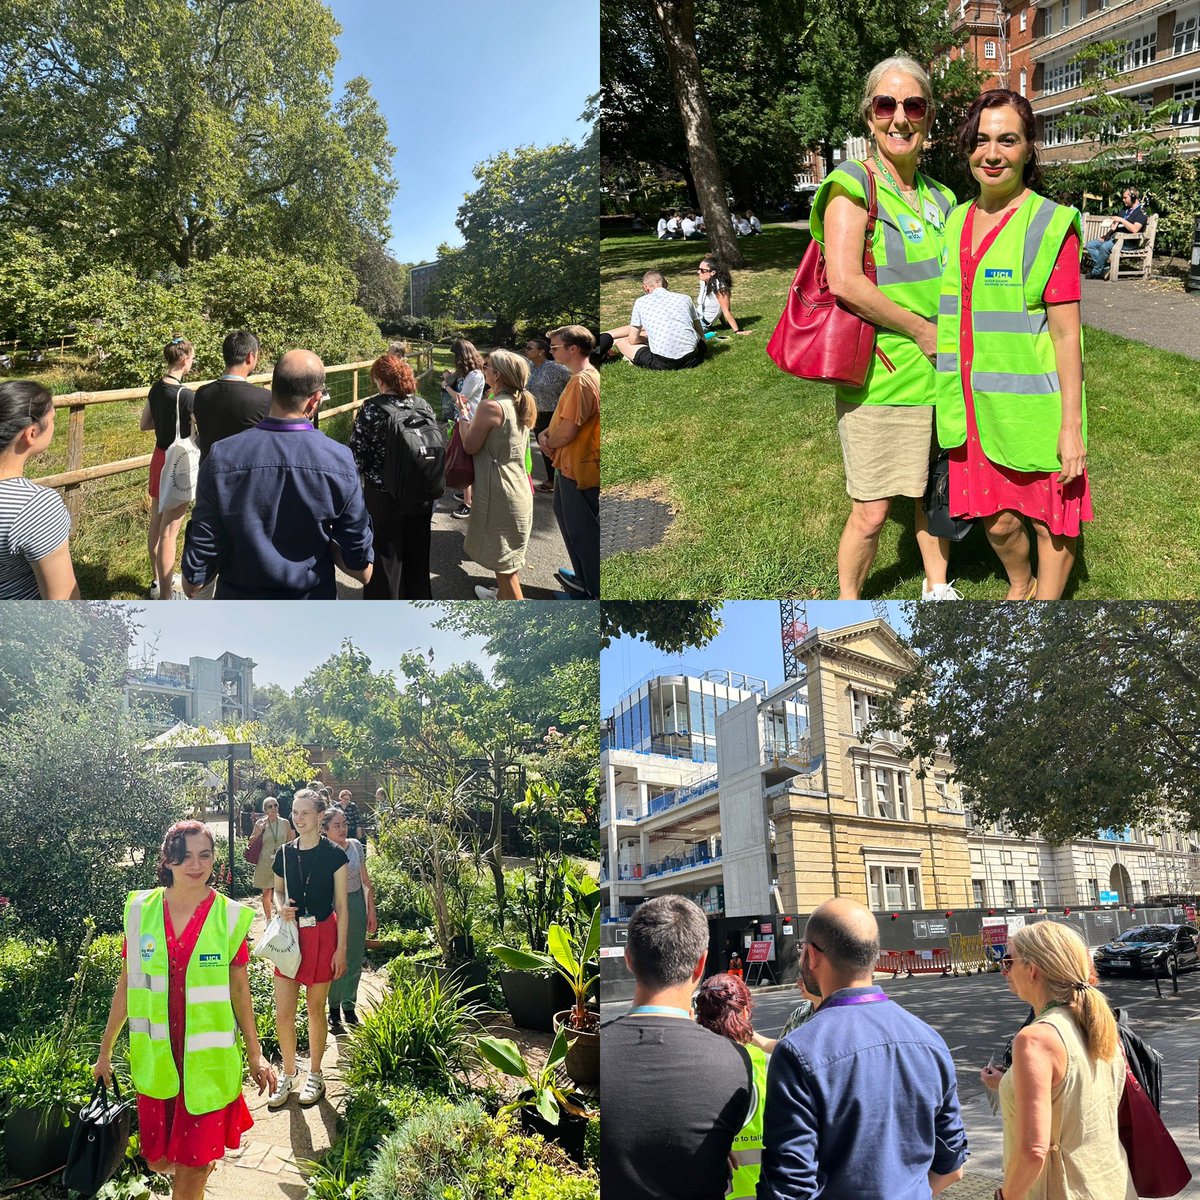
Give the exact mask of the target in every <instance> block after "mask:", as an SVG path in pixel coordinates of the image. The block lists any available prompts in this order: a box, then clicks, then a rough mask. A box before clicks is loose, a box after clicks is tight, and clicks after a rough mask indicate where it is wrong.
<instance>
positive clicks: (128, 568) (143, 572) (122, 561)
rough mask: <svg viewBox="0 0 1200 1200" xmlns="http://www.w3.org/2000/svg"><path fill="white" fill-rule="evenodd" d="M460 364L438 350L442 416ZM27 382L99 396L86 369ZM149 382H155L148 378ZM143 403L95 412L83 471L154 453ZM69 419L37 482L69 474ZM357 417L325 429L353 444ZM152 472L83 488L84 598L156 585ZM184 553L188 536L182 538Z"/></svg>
mask: <svg viewBox="0 0 1200 1200" xmlns="http://www.w3.org/2000/svg"><path fill="white" fill-rule="evenodd" d="M453 365H454V362H453V357H452V356H451V354H450V352H449V350H448V349H446V348H444V347H437V348H435V350H434V366H435V368H436V369H437V371H438V378H437V382H433V381H427V382H426V383H425V384H424V385H423V386H422V388H421V392H422V394H423V395H424V396H425V398H426V399H427V400H429V401H430V403H431V404H433V407H434V411H435V412H438V411H440V409H439V403H438V393H439V391H440V379H441V372H442V371H443V370H445V369H448V368H450V367H452V366H453ZM358 374H359V380H358V387H359V395H360V396H368V395H370V392H371V385H370V380H369V377H368V373H367V371H366V370H363V369H360V370H359V373H358ZM22 377H24V378H38V379H41V381H42V382H43V383H44V384H45V385H46V386H47V387H49V388H50V389H51V390H52V391H54V393H55V394H56V395H62V394H64V393H66V392H71V391H76V390H99V385H98V384H97V383H96V381H95V379H94V378H91V377H89V376H88V375H87V374H86V372H84V371H83V370H82V369H81V368H78V367H77V366H76V367H73V366H72V365H71V364H69V363H66V364H62V365H57V364H56V365H55V366H53V367H48V368H47V369H46V370H45V371H44V372H43V373H41V374H39V375H34V374H33V373H26V372H23V373H22ZM147 382H150V381H149V380H148V381H147ZM329 391H330V397H331V399H330V403H329V405H328V407H329V408H336V407H338V406H339V405H342V404H348V403H349V401H350V395H351V382H350V374H349V372H345V373H342V374H338V375H333V376H331V377H330V380H329ZM142 404H143V401H141V400H130V401H127V402H126V401H121V402H117V403H114V404H102V405H93V406H89V408H88V410H87V422H86V425H85V427H84V455H83V465H84V466H85V467H90V466H96V465H99V464H100V463H106V462H115V461H117V460H119V459H124V458H136V457H137V456H138V455H142V454H149V453H150V452H151V451H152V450H153V449H154V436H153V434H149V433H142V432H141V431H140V430H139V429H138V418H139V417H140V415H141V411H142ZM67 424H68V421H67V414H66V412H61V411H60V412H59V414H58V417H57V420H56V422H55V430H54V441H53V443H52V444H51V446H50V448H49V450H47V451H46V453H45V454H43V455H41V456H40V457H39V458H38V459H36V460H35V461H34V462H32V463H31V464H30V466H29V471H28V475H29V477H30V478H31V479H37V478H38V477H39V476H42V475H55V474H58V473H59V472H62V471H65V470H66V469H67ZM352 424H353V417H352V416H351V414H349V413H345V414H342V415H340V416H336V417H331V418H329V419H327V420H324V421H322V422H321V430H322V432H323V433H327V434H328V435H329V436H330V437H332V438H336V439H337V440H338V441H340V442H346V441H348V440H349V438H350V429H351V426H352ZM148 477H149V468H143V469H141V470H137V471H127V472H124V473H123V474H120V475H110V476H107V477H106V478H104V479H97V480H94V481H92V482H90V483H87V484H85V485H84V500H83V507H82V510H81V512H80V515H79V519H78V520H77V522H76V523H75V525H74V527H73V528H72V530H71V558H72V560H73V562H74V564H75V575H76V577H77V579H78V580H79V590H80V592H81V594H82V595H83V597H84V599H99V600H129V599H142V598H144V597H145V595H146V588H147V587H148V586H149V583H150V563H149V558H148V556H147V553H146V531H147V528H148V526H149V523H150V497H149V496H148V495H147V494H146V485H147V482H148ZM179 551H180V554H182V553H183V538H182V537H180V539H179Z"/></svg>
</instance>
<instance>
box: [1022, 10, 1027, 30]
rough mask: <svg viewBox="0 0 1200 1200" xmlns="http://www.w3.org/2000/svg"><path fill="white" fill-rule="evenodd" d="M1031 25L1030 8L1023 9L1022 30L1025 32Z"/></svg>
mask: <svg viewBox="0 0 1200 1200" xmlns="http://www.w3.org/2000/svg"><path fill="white" fill-rule="evenodd" d="M1028 25H1029V9H1027V8H1023V9H1021V32H1022V33H1024V32H1025V30H1026V28H1027V27H1028Z"/></svg>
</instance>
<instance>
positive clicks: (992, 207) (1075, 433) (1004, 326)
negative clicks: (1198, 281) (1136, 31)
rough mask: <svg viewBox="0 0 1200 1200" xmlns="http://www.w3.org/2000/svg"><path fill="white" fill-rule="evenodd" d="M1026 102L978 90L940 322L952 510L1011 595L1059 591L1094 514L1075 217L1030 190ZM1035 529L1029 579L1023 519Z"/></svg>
mask: <svg viewBox="0 0 1200 1200" xmlns="http://www.w3.org/2000/svg"><path fill="white" fill-rule="evenodd" d="M1034 134H1035V130H1034V119H1033V110H1032V109H1031V108H1030V106H1029V101H1028V100H1026V99H1025V98H1024V97H1023V96H1019V95H1017V94H1016V93H1015V92H1010V91H1006V90H1005V89H1003V88H996V89H993V90H991V91H987V92H984V93H983V95H981V96H979V97H978V98H977V99H976V100H975V101H974V103H973V104H972V105H971V107H970V109H969V110H968V111H967V120H966V124H965V125H964V126H963V128H962V131H961V132H960V133H959V137H958V145H959V150H960V152H961V153H962V154H963V155H965V156H966V157H967V159H968V161H969V162H970V167H971V174H972V175H973V176H974V177H975V179H976V181H977V182H978V184H979V197H978V199H977V200H975V201H974V202H973V203H971V204H964V205H960V206H959V207H958V208H956V209H955V210H954V212H953V213H952V214H951V215H950V218H949V220H948V221H947V223H946V247H947V264H946V270H945V274H944V275H943V276H942V295H941V304H940V306H939V309H938V314H939V315H938V326H937V346H938V355H937V392H936V395H937V431H938V441H939V443H940V444H941V446H942V447H943V448H944V449H948V450H949V451H950V507H951V512H952V513H953V514H954V515H955V516H962V517H977V518H979V519H981V521H982V522H983V527H984V531H985V532H986V533H987V537H988V541H989V542H990V543H991V546H992V549H993V550H994V551H995V552H996V556H997V557H998V558H999V559H1000V562H1001V563H1002V564H1003V566H1004V570H1005V572H1006V574H1007V575H1008V593H1007V595H1006V596H1005V599H1006V600H1032V599H1034V598H1035V597H1036V598H1037V599H1039V600H1058V599H1060V598H1061V597H1062V594H1063V591H1064V589H1065V588H1066V585H1067V578H1068V576H1069V575H1070V573H1071V566H1072V564H1073V563H1074V561H1075V542H1076V538H1077V537H1078V535H1079V530H1080V523H1081V522H1082V521H1090V520H1091V519H1092V501H1091V494H1090V490H1089V487H1088V477H1087V410H1086V406H1085V400H1084V387H1083V330H1082V325H1081V322H1080V314H1079V299H1080V286H1079V246H1080V238H1081V229H1080V217H1079V213H1078V212H1077V211H1076V210H1075V209H1073V208H1067V207H1064V206H1062V205H1059V204H1055V203H1054V201H1052V200H1047V199H1046V198H1045V197H1044V196H1040V195H1038V193H1037V192H1036V191H1035V190H1034V189H1035V188H1036V186H1037V184H1038V182H1039V174H1038V161H1037V147H1036V145H1035V144H1034ZM1026 519H1028V520H1030V521H1032V523H1033V528H1034V532H1035V534H1036V538H1037V564H1038V565H1037V575H1036V577H1035V576H1034V574H1033V568H1032V565H1031V563H1030V542H1029V536H1028V534H1027V533H1026V528H1025V521H1026Z"/></svg>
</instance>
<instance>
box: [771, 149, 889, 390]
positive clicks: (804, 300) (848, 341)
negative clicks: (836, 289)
mask: <svg viewBox="0 0 1200 1200" xmlns="http://www.w3.org/2000/svg"><path fill="white" fill-rule="evenodd" d="M878 217H879V198H878V196H877V195H876V193H875V176H874V174H873V173H872V172H871V171H870V170H867V230H866V235H865V237H864V239H863V274H864V275H865V276H866V277H867V278H868V279H869V280H870V281H871V282H872V283H874V282H875V252H874V250H873V249H872V248H871V240H872V237H873V236H874V233H875V222H876V220H877V219H878ZM767 353H768V354H769V355H770V356H771V359H772V361H774V363H775V365H776V366H778V367H781V368H782V369H783V370H785V371H787V372H788V373H789V374H791V375H798V376H799V377H800V378H801V379H812V380H815V381H816V382H817V383H840V384H843V385H845V386H847V387H862V385H863V383H864V382H865V381H866V378H867V371H868V369H869V368H870V366H871V355H872V354H874V353H878V354H879V356H880V358H881V359H882V360H883V361H884V362H885V363H886V362H887V359H886V358H884V356H883V354H882V352H881V351H878V350H877V349H876V346H875V326H874V325H872V324H871V323H870V322H869V321H864V320H863V319H862V317H860V316H859V315H858V314H857V313H853V312H851V311H850V310H849V309H848V308H845V307H843V306H842V305H841V304H840V303H839V302H838V301H837V299H836V298H835V297H834V296H833V294H832V293H831V292H830V290H829V280H828V277H827V273H826V268H825V254H824V251H822V249H821V244H820V243H819V242H818V241H817V239H816V238H813V240H812V241H811V242H809V244H808V247H807V249H806V250H805V251H804V257H803V258H801V260H800V265H799V266H798V267H797V268H796V277H795V278H794V279H793V280H792V286H791V289H790V290H789V292H788V298H787V304H786V305H785V306H784V309H783V315H782V316H781V317H780V318H779V324H778V325H776V326H775V332H774V333H773V334H771V340H770V341H769V342H768V343H767Z"/></svg>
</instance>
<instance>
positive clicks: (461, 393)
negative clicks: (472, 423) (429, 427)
mask: <svg viewBox="0 0 1200 1200" xmlns="http://www.w3.org/2000/svg"><path fill="white" fill-rule="evenodd" d="M450 352H451V353H452V354H453V355H454V370H453V371H447V372H446V374H445V376H444V377H443V382H442V391H443V392H444V393H445V395H446V397H447V400H448V403H449V409H450V411H449V414H448V415H449V417H450V419H451V420H459V419H460V417H459V412H460V409H461V405H462V403H463V402H464V401H465V402H466V405H467V409H466V411H467V414H468V417H474V416H475V410H476V409H477V408H478V407H479V402H480V400H482V399H483V390H484V387H485V386H486V380H485V379H484V374H483V355H482V354H480V353H479V351H478V350H476V349H475V347H474V345H473V344H472V343H471V342H468V341H467V339H466V338H455V339H454V341H453V342H451V343H450ZM442 415H443V416H446V415H447V413H446V412H443V413H442ZM450 515H451V516H452V517H457V518H458V520H460V521H465V520H466V519H467V518H468V517H469V516H470V515H471V488H470V487H469V486H468V487H466V488H464V489H463V494H462V503H461V504H460V505H459V506H458V507H457V508H456V509H455V510H454V511H453V512H452V513H451V514H450Z"/></svg>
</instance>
